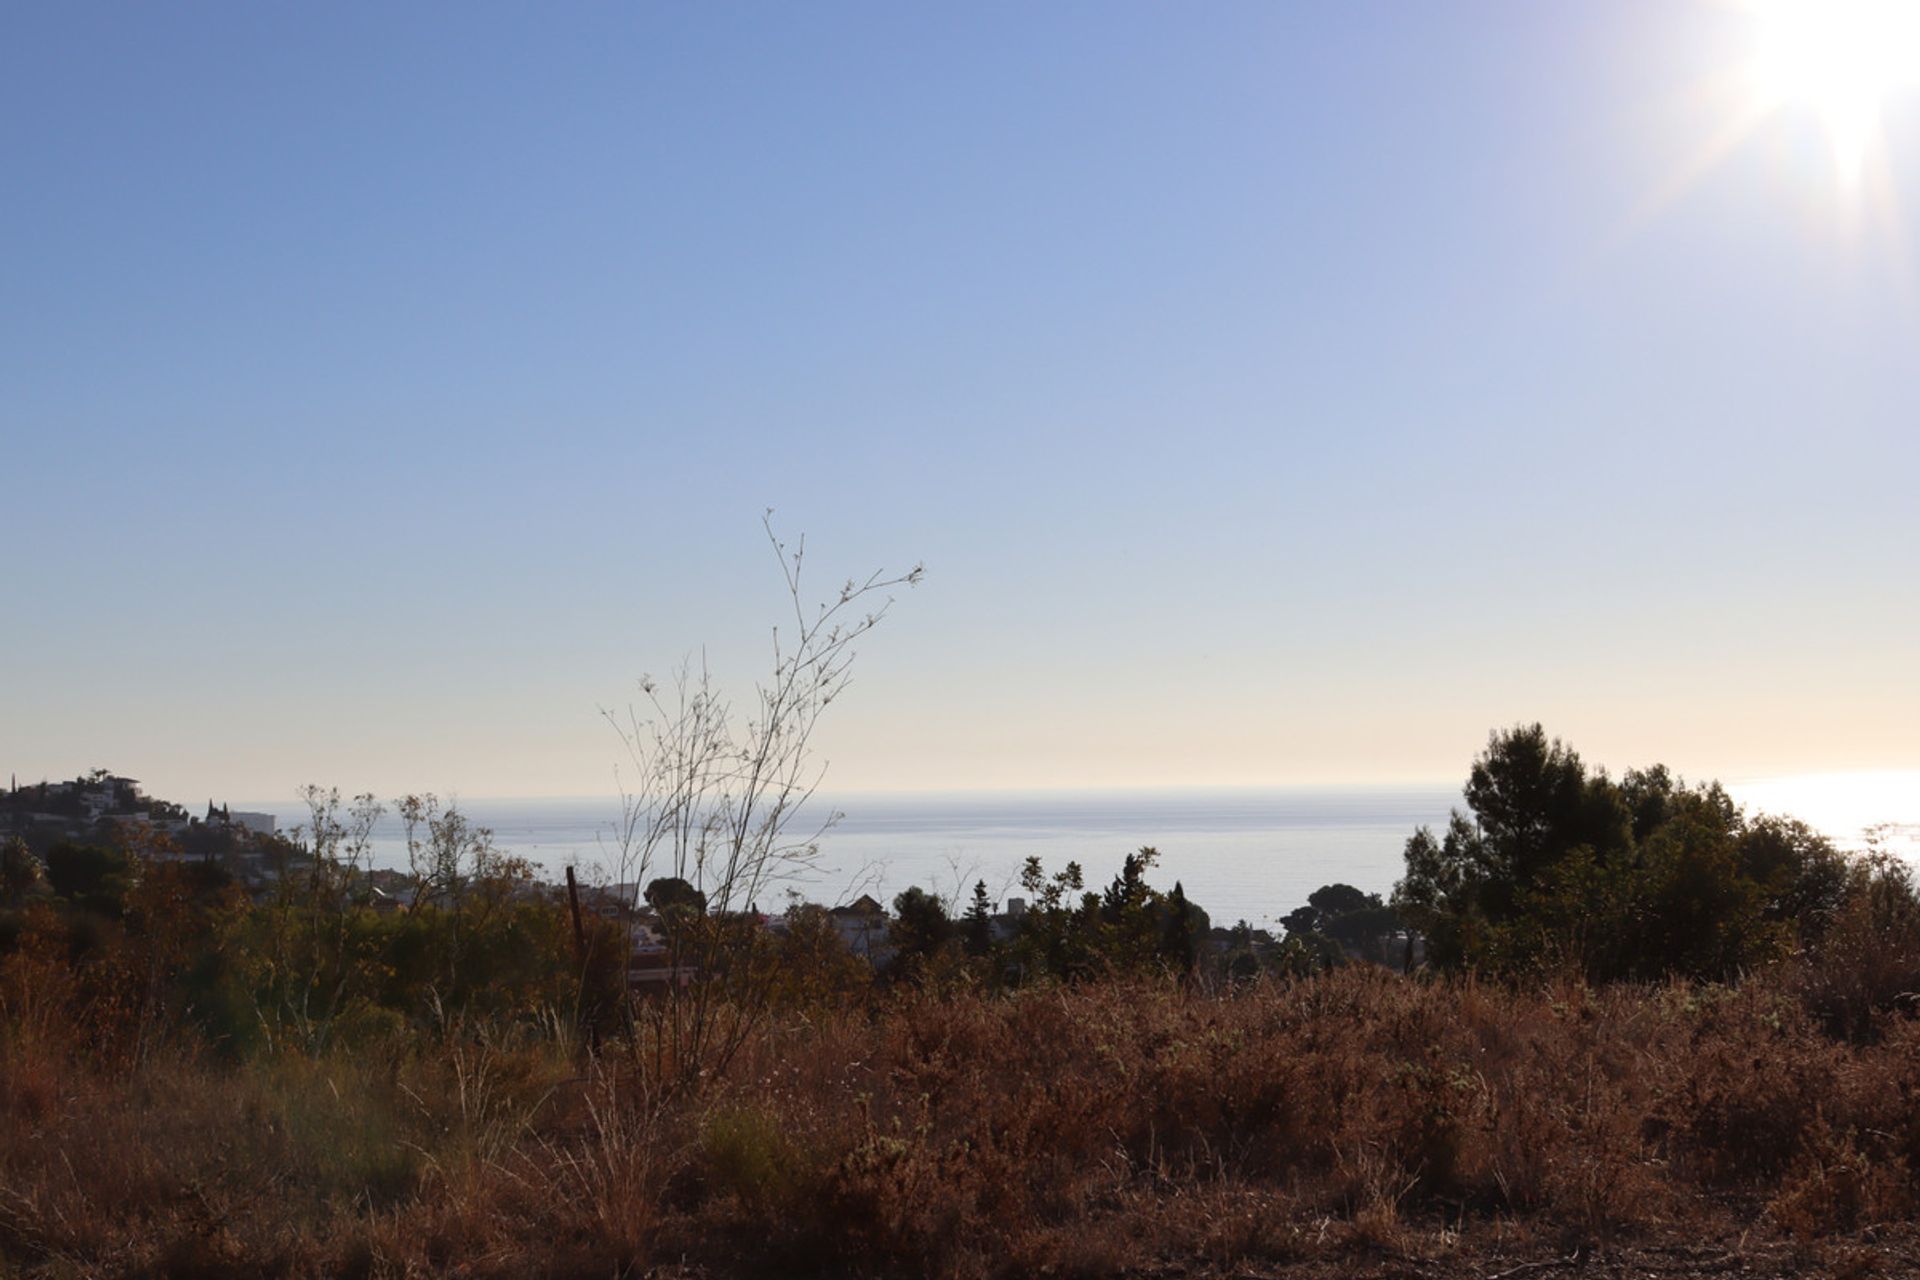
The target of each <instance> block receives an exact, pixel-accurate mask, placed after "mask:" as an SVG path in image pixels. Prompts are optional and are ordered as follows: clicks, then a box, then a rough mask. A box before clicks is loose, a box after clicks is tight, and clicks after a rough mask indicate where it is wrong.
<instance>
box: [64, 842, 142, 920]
mask: <svg viewBox="0 0 1920 1280" xmlns="http://www.w3.org/2000/svg"><path fill="white" fill-rule="evenodd" d="M47 884H48V885H49V886H51V887H52V889H53V891H54V892H55V893H57V894H59V895H60V896H61V897H63V898H65V899H66V900H67V901H69V902H71V903H72V904H73V905H75V906H77V907H81V908H84V909H85V910H88V911H95V912H98V913H99V914H101V915H103V916H114V917H117V916H119V915H120V913H121V910H122V909H123V907H124V906H125V903H126V896H127V891H128V890H129V889H131V888H132V887H133V860H132V859H131V858H129V857H128V856H127V854H126V852H125V851H124V850H120V849H112V848H107V847H105V846H103V845H93V844H75V843H73V842H72V841H62V842H61V843H60V844H56V845H54V846H53V848H51V849H49V850H47Z"/></svg>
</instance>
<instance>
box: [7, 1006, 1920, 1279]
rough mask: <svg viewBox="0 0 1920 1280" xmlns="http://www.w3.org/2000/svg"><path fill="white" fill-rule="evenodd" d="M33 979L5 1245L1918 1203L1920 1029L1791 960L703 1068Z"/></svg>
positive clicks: (615, 1239)
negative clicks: (328, 1040)
mask: <svg viewBox="0 0 1920 1280" xmlns="http://www.w3.org/2000/svg"><path fill="white" fill-rule="evenodd" d="M15 976H16V977H17V976H18V975H17V974H16V975H15ZM15 990H16V997H17V998H16V1000H15V1002H14V1004H13V1005H12V1006H10V1009H11V1011H12V1013H13V1014H14V1015H16V1016H13V1017H11V1018H10V1021H9V1024H8V1026H7V1029H6V1033H5V1039H4V1040H3V1041H0V1264H4V1266H5V1267H6V1268H7V1273H8V1274H20V1275H29V1276H41V1275H44V1276H87V1275H154V1276H167V1275H177V1276H189V1275H192V1276H219V1275H235V1276H238V1275H249V1276H251V1275H285V1276H321V1275H327V1276H332V1275H365V1276H376V1275H378V1276H404V1275H425V1274H441V1273H447V1272H458V1273H460V1274H465V1275H474V1276H481V1275H498V1276H509V1275H528V1274H544V1275H556V1276H574V1275H578V1276H610V1275H625V1274H643V1273H646V1272H648V1271H650V1270H656V1269H664V1270H666V1271H669V1272H682V1273H685V1272H693V1273H708V1274H716V1275H733V1274H764V1275H794V1274H809V1273H824V1274H870V1275H902V1276H905V1275H915V1276H917V1275H939V1276H952V1277H985V1276H1011V1275H1025V1274H1036V1273H1040V1272H1042V1271H1044V1272H1047V1273H1048V1274H1052V1275H1056V1276H1073V1275H1088V1276H1091V1275H1110V1274H1115V1273H1117V1272H1121V1271H1128V1270H1131V1271H1134V1272H1137V1273H1154V1272H1159V1271H1167V1270H1170V1269H1172V1268H1175V1267H1179V1268H1186V1269H1187V1270H1188V1271H1190V1272H1201V1273H1205V1272H1209V1271H1212V1272H1219V1273H1223V1274H1225V1273H1231V1272H1234V1271H1236V1270H1238V1271H1245V1270H1249V1269H1253V1270H1260V1269H1270V1268H1272V1267H1275V1266H1280V1265H1285V1264H1305V1265H1308V1266H1309V1267H1335V1266H1340V1267H1349V1266H1353V1265H1360V1264H1362V1263H1365V1261H1366V1260H1368V1259H1372V1260H1376V1261H1378V1260H1382V1259H1389V1260H1391V1259H1398V1260H1400V1262H1401V1263H1406V1262H1408V1261H1409V1260H1420V1265H1422V1266H1424V1267H1427V1268H1429V1269H1435V1268H1438V1269H1440V1270H1441V1271H1445V1270H1447V1269H1450V1268H1451V1267H1453V1266H1456V1265H1458V1266H1465V1265H1467V1263H1468V1262H1470V1261H1473V1260H1476V1259H1484V1258H1486V1257H1488V1256H1491V1255H1492V1254H1495V1253H1511V1251H1513V1250H1522V1251H1524V1250H1533V1251H1534V1252H1535V1253H1536V1254H1538V1255H1539V1256H1561V1255H1565V1254H1570V1253H1571V1252H1573V1251H1575V1250H1593V1249H1609V1248H1621V1247H1632V1246H1634V1245H1635V1244H1636V1242H1637V1243H1638V1245H1639V1246H1640V1247H1645V1246H1647V1244H1648V1242H1659V1241H1673V1240H1676V1239H1684V1240H1687V1241H1694V1242H1697V1241H1699V1240H1702V1239H1711V1238H1719V1237H1721V1236H1727V1235H1733V1236H1737V1235H1738V1234H1739V1233H1741V1232H1751V1233H1754V1238H1772V1239H1777V1240H1779V1241H1782V1242H1786V1243H1785V1244H1783V1245H1782V1247H1787V1245H1793V1247H1800V1248H1811V1247H1816V1246H1821V1244H1822V1242H1828V1243H1831V1242H1833V1241H1836V1240H1858V1239H1861V1238H1862V1235H1861V1233H1868V1234H1869V1236H1870V1235H1871V1233H1872V1232H1873V1231H1875V1230H1877V1229H1880V1228H1882V1227H1884V1226H1885V1225H1886V1224H1895V1223H1903V1222H1907V1221H1910V1220H1911V1219H1912V1217H1913V1215H1914V1210H1915V1207H1916V1194H1920V1180H1917V1179H1916V1172H1917V1171H1920V1027H1916V1024H1915V1023H1913V1022H1912V1021H1909V1020H1907V1019H1905V1018H1904V1017H1901V1016H1899V1015H1897V1014H1883V1015H1880V1016H1878V1017H1877V1019H1875V1020H1873V1021H1872V1026H1871V1031H1872V1034H1870V1035H1860V1036H1856V1037H1853V1038H1851V1039H1845V1038H1836V1037H1835V1036H1834V1035H1833V1034H1831V1031H1830V1029H1829V1028H1827V1027H1825V1026H1823V1024H1822V1022H1821V1020H1820V1018H1818V1017H1816V1015H1815V1013H1813V1012H1810V1011H1809V1006H1808V1001H1807V999H1806V994H1805V993H1806V983H1805V981H1804V980H1803V979H1802V978H1798V977H1795V976H1793V975H1791V974H1786V975H1782V976H1781V977H1778V978H1765V979H1761V980H1756V981H1752V982H1749V983H1747V984H1746V985H1744V986H1743V987H1740V988H1738V989H1726V988H1698V987H1689V986H1680V985H1676V986H1669V987H1654V988H1613V989H1606V990H1589V989H1586V988H1584V987H1581V986H1578V985H1568V986H1564V987H1558V988H1550V989H1544V990H1537V991H1513V990H1507V989H1504V988H1497V987H1488V986H1479V985H1475V984H1473V983H1471V982H1462V983H1434V984H1428V983H1422V982H1412V981H1405V980H1400V979H1396V978H1393V977H1391V976H1389V975H1386V974H1383V973H1378V972H1374V971H1370V970H1366V969H1349V970H1345V971H1341V972H1338V973H1335V974H1332V975H1329V976H1326V977H1322V978H1318V979H1314V980H1309V981H1302V982H1295V983H1285V982H1279V981H1273V982H1266V983H1262V984H1257V985H1255V986H1253V987H1251V988H1248V989H1245V990H1242V991H1240V992H1239V993H1237V994H1234V995H1231V996H1209V995H1204V994H1200V993H1196V992H1193V991H1190V990H1184V989H1181V988H1179V987H1176V986H1173V985H1154V984H1122V983H1110V984H1089V985H1086V986H1082V987H1076V988H1072V989H1065V990H1036V991H1028V992H1023V993H1019V994H1016V995H1013V996H1005V997H985V996H978V995H973V994H969V993H966V992H964V991H963V992H960V993H957V994H956V993H953V992H946V993H940V994H937V995H935V994H911V993H910V994H905V995H901V996H898V997H897V998H895V999H893V1000H892V1001H891V1002H890V1003H887V1004H885V1005H884V1006H882V1007H880V1008H878V1009H874V1010H848V1011H845V1012H841V1013H834V1014H829V1015H825V1016H816V1017H813V1018H811V1019H809V1020H805V1021H791V1022H786V1023H777V1024H775V1025H771V1026H769V1027H768V1028H767V1029H766V1030H765V1031H764V1032H762V1033H761V1034H759V1035H758V1036H756V1038H755V1039H754V1040H752V1042H751V1043H749V1044H748V1046H747V1047H746V1048H745V1050H744V1051H743V1052H742V1054H741V1055H740V1057H739V1058H738V1059H737V1060H736V1061H735V1062H734V1064H733V1067H732V1070H731V1071H730V1073H729V1075H728V1076H727V1078H725V1079H723V1080H720V1081H716V1082H714V1083H713V1084H712V1086H711V1087H710V1088H708V1089H707V1090H705V1091H704V1092H702V1093H701V1094H700V1095H699V1096H698V1097H697V1098H692V1099H689V1098H686V1097H684V1096H682V1097H679V1098H670V1097H664V1096H660V1095H657V1094H655V1093H653V1092H652V1091H650V1090H649V1089H648V1088H647V1086H646V1081H645V1080H644V1078H643V1077H642V1076H641V1075H640V1074H639V1073H637V1072H636V1071H635V1070H634V1069H632V1068H631V1067H630V1066H629V1065H627V1064H628V1063H629V1062H631V1061H632V1059H629V1058H626V1057H623V1056H622V1055H621V1054H620V1053H619V1052H618V1051H617V1050H616V1051H613V1052H609V1053H607V1054H605V1055H603V1056H602V1057H601V1058H600V1059H598V1060H596V1061H587V1060H585V1059H584V1058H582V1057H581V1056H580V1055H579V1054H578V1053H577V1051H576V1050H574V1049H573V1048H572V1047H570V1046H569V1045H567V1044H566V1043H565V1042H564V1040H563V1039H562V1038H557V1037H538V1036H522V1037H520V1038H518V1039H516V1040H513V1041H511V1042H500V1041H493V1042H490V1041H488V1040H487V1039H486V1038H484V1037H474V1036H458V1035H449V1036H445V1037H442V1038H438V1039H421V1040H417V1041H393V1042H390V1043H387V1044H385V1045H376V1046H373V1047H367V1046H361V1047H359V1048H357V1049H355V1050H354V1051H353V1052H351V1053H346V1052H340V1053H336V1054H332V1055H328V1056H321V1057H309V1056H305V1055H301V1054H296V1053H290V1052H289V1053H281V1054H276V1055H268V1056H263V1057H259V1058H255V1059H251V1060H248V1061H244V1062H240V1063H237V1064H235V1063H227V1064H222V1063H217V1062H214V1061H212V1060H210V1059H209V1058H207V1057H205V1056H204V1055H200V1054H196V1053H195V1052H194V1051H192V1050H191V1049H190V1048H188V1047H186V1046H184V1045H181V1044H173V1045H172V1046H171V1047H164V1048H162V1049H160V1050H158V1051H154V1052H150V1053H147V1054H145V1055H143V1056H142V1057H141V1058H140V1059H139V1060H137V1061H128V1060H125V1059H124V1058H122V1059H115V1060H113V1061H112V1062H111V1063H108V1064H105V1065H103V1064H102V1062H101V1061H100V1060H99V1059H98V1058H97V1057H95V1056H94V1055H93V1051H92V1049H91V1048H90V1047H89V1042H88V1041H87V1039H86V1038H85V1037H84V1036H81V1035H79V1034H78V1033H75V1032H65V1033H63V1032H62V1031H61V1030H60V1028H59V1026H58V1025H57V1024H56V1023H54V1022H53V1021H51V1020H49V1019H47V1018H45V1017H42V1016H37V1015H36V1016H33V1017H28V1016H24V1015H25V1014H26V1013H28V1012H32V1011H34V1010H36V1009H38V1006H36V1005H33V1004H32V1003H31V1001H28V1002H27V1003H26V1004H22V1003H21V1000H22V999H24V996H20V995H19V989H18V988H16V989H15ZM1849 1256H1851V1255H1849Z"/></svg>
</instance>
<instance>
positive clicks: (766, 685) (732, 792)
mask: <svg viewBox="0 0 1920 1280" xmlns="http://www.w3.org/2000/svg"><path fill="white" fill-rule="evenodd" d="M772 516H773V513H772V511H771V510H769V511H768V512H767V513H766V515H765V517H763V518H762V521H761V524H762V527H763V528H764V529H765V530H766V535H767V541H768V543H769V544H770V545H771V547H772V549H773V552H774V556H775V558H776V559H777V560H778V562H779V564H780V571H781V575H782V578H783V580H784V584H785V587H786V592H787V597H788V599H789V601H790V602H791V605H792V609H793V620H792V624H791V628H790V629H786V630H783V628H782V627H779V626H776V627H775V628H774V629H773V635H772V641H773V653H772V672H771V675H770V676H769V677H768V678H766V679H765V680H763V681H760V682H758V683H757V684H756V685H755V687H754V696H753V699H752V702H751V710H750V711H749V712H748V713H747V714H745V715H741V714H739V713H738V712H736V710H735V708H734V706H733V704H732V703H731V702H730V701H729V700H728V698H727V696H726V695H725V694H724V693H723V692H722V691H721V690H720V689H719V688H718V687H717V686H716V685H715V683H714V680H713V676H712V673H711V672H710V671H709V670H708V669H707V667H706V665H705V663H704V662H703V663H702V664H701V665H700V666H699V667H698V668H697V669H696V668H694V667H693V666H692V665H691V664H688V665H685V666H683V667H682V668H681V670H680V672H679V673H678V675H677V676H676V677H675V678H674V679H673V680H672V681H671V682H670V684H669V686H668V687H667V688H665V689H663V688H662V687H661V686H660V685H659V684H657V683H656V682H655V681H654V680H653V679H652V678H651V677H643V678H642V679H641V682H640V692H641V696H642V699H643V701H642V703H641V704H640V705H639V706H637V707H635V706H629V707H628V708H627V711H626V713H625V715H624V717H623V716H620V715H616V714H614V713H613V712H607V713H605V714H606V716H607V719H608V721H609V723H611V724H612V725H613V728H614V730H615V731H616V732H617V733H618V734H619V735H620V739H621V743H622V745H623V746H624V747H625V749H626V754H627V759H628V764H629V766H630V768H631V773H630V774H627V775H623V776H622V780H621V822H620V826H619V829H618V833H617V837H616V842H615V845H616V847H615V857H616V866H617V879H618V880H619V882H620V883H622V884H624V885H627V886H630V887H631V891H632V892H633V893H634V894H635V895H636V896H637V895H638V893H639V892H640V890H641V889H642V888H644V886H646V885H647V884H648V883H650V882H651V881H653V880H655V879H672V880H679V881H683V882H685V884H686V885H688V886H690V887H691V888H692V889H693V890H694V891H695V892H696V893H697V894H698V895H699V898H700V900H701V902H702V905H701V906H699V907H694V908H692V909H686V908H674V909H672V910H668V911H664V912H663V913H662V917H663V919H662V924H663V928H664V933H665V942H666V946H667V956H666V959H667V963H668V969H669V972H670V973H671V974H673V975H676V976H675V977H674V978H672V979H670V980H669V981H668V982H666V983H665V984H664V985H665V988H666V989H665V991H664V993H663V994H662V997H661V998H660V999H659V1000H657V1001H650V1002H648V1003H646V1004H645V1005H644V1006H636V1013H637V1015H638V1017H637V1025H636V1027H635V1031H636V1034H635V1036H634V1038H633V1043H634V1045H635V1046H636V1049H637V1051H638V1052H640V1053H641V1054H642V1055H643V1056H645V1057H650V1058H651V1059H652V1065H653V1067H654V1069H655V1071H656V1075H657V1078H659V1079H663V1080H670V1081H673V1082H675V1083H676V1086H677V1087H678V1086H685V1085H690V1084H692V1083H694V1082H696V1081H698V1080H699V1079H701V1078H702V1077H703V1076H706V1075H708V1074H710V1073H715V1072H718V1071H721V1070H724V1069H725V1067H726V1065H727V1063H728V1062H729V1061H730V1060H731V1059H732V1057H733V1056H734V1054H735V1053H736V1052H737V1051H738V1049H739V1047H740V1045H741V1044H742V1043H744V1042H745V1040H746V1039H747V1037H748V1036H749V1035H750V1034H751V1033H752V1031H753V1029H754V1027H755V1026H756V1025H757V1024H758V1023H759V1022H760V1020H761V1019H762V1018H763V1017H764V1016H765V1014H766V1012H767V1009H768V1006H769V1003H770V997H771V992H772V989H773V985H774V978H775V973H774V966H773V964H772V956H771V949H770V948H768V947H766V946H765V945H764V942H765V939H763V938H762V937H761V936H760V930H759V928H758V924H757V921H755V920H753V919H751V918H750V915H751V912H752V910H753V909H754V907H755V906H756V904H758V903H759V902H760V901H762V900H763V899H764V897H765V896H766V895H767V894H768V893H770V892H772V891H774V890H775V889H776V888H777V887H778V886H780V885H782V884H787V883H791V882H792V881H794V880H795V879H797V878H799V877H800V876H802V875H803V874H804V873H805V872H807V871H808V870H809V869H810V868H811V867H812V866H814V864H815V863H816V861H817V859H818V857H819V851H820V845H819V841H820V837H821V836H822V835H824V834H825V833H826V831H827V830H828V829H829V828H830V827H832V826H833V824H834V823H835V822H836V821H837V820H838V819H839V817H840V815H839V814H837V813H832V812H829V813H827V814H825V815H824V816H823V817H822V818H821V819H820V820H819V821H817V822H812V821H803V811H804V810H805V809H806V806H807V802H808V801H809V800H811V799H812V798H813V796H814V793H815V791H816V790H817V789H818V787H819V785H820V781H821V778H822V776H823V774H824V768H825V766H824V765H823V764H821V763H819V762H818V761H817V760H816V759H815V756H814V752H813V746H812V744H813V735H814V732H815V730H816V728H817V727H818V726H819V723H820V720H821V717H822V716H823V715H824V714H825V712H826V709H827V708H828V707H829V706H831V705H832V704H833V702H834V700H835V699H836V698H838V697H839V696H840V694H841V693H843V692H844V691H845V690H846V687H847V683H848V680H849V677H850V675H851V671H852V666H853V660H854V652H855V651H854V646H855V643H856V642H857V641H858V640H859V639H860V638H861V637H863V636H865V635H866V634H867V633H868V632H870V631H872V630H873V629H874V628H875V627H876V626H878V625H879V624H880V621H881V620H882V619H883V618H884V617H885V616H886V615H887V612H888V610H889V608H890V607H891V605H892V603H893V601H892V597H891V596H889V595H887V592H889V591H890V590H891V589H893V588H895V587H899V586H903V585H904V586H909V587H910V586H914V585H916V584H918V583H919V581H920V578H921V576H922V573H923V570H922V568H921V566H919V565H915V566H914V567H913V568H912V569H910V570H908V571H907V572H905V573H899V574H894V573H889V572H888V571H886V570H884V569H882V570H876V571H874V572H873V573H870V574H868V575H867V576H866V577H865V578H859V579H856V578H849V579H847V580H846V582H845V583H844V584H843V585H842V586H841V587H840V589H839V591H838V592H837V593H835V594H834V595H833V596H832V597H830V598H829V599H827V600H825V601H822V602H820V603H818V604H817V605H815V604H810V603H809V601H808V598H807V594H806V590H805V587H804V584H803V571H804V569H805V567H806V541H805V539H804V538H802V539H800V540H799V541H798V542H797V543H796V544H795V545H794V546H793V547H792V548H789V547H788V546H787V544H786V543H784V542H782V541H781V540H780V538H779V536H778V535H777V534H776V533H775V532H774V528H773V522H772ZM627 905H628V906H629V907H635V908H637V906H638V903H637V902H630V903H628V904H627ZM682 974H684V975H686V977H685V980H684V982H683V981H682V980H680V978H679V977H678V975H682Z"/></svg>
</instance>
